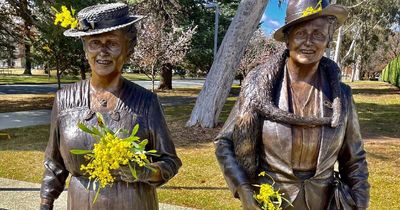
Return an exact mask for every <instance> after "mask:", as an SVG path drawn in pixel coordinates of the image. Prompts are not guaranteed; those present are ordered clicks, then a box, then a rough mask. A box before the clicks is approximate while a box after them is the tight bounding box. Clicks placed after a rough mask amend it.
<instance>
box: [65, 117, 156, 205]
mask: <svg viewBox="0 0 400 210" xmlns="http://www.w3.org/2000/svg"><path fill="white" fill-rule="evenodd" d="M96 116H97V122H98V126H91V128H88V127H87V126H86V125H85V124H83V123H78V127H79V128H80V129H81V130H82V131H84V132H86V133H89V134H90V135H92V136H93V138H94V139H96V140H97V143H95V144H93V147H94V148H93V150H82V149H72V150H70V152H71V153H72V154H75V155H84V158H85V159H86V160H87V161H88V163H87V165H84V164H82V165H81V167H80V170H81V171H82V172H83V173H84V174H87V175H89V180H91V181H94V183H99V186H98V187H97V192H96V196H95V198H94V200H93V203H94V202H96V199H97V197H98V195H99V192H100V189H102V188H105V187H107V185H111V184H112V183H113V182H114V181H115V177H114V176H113V174H112V173H111V172H112V171H113V170H118V169H119V168H120V167H121V166H129V169H130V172H131V174H132V177H133V178H134V179H137V178H138V176H137V172H136V166H135V165H137V166H138V167H146V168H148V169H150V170H154V169H153V168H152V167H151V165H150V160H149V159H148V156H147V155H152V156H158V155H157V154H156V153H157V151H156V150H148V151H146V150H145V149H146V145H147V143H148V140H147V139H144V140H140V138H139V137H138V136H136V134H137V132H138V130H139V124H136V125H135V126H134V127H133V129H132V133H131V134H130V136H129V137H127V138H124V139H121V138H119V137H118V134H119V133H120V132H123V133H126V134H127V133H128V132H127V131H126V130H124V129H118V131H116V132H115V133H114V132H113V131H112V130H111V129H110V128H108V127H107V126H106V125H105V123H104V119H103V116H102V115H101V114H100V113H96ZM132 163H133V164H134V165H133V166H132V165H131V164H132ZM93 187H95V185H93Z"/></svg>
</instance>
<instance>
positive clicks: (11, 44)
mask: <svg viewBox="0 0 400 210" xmlns="http://www.w3.org/2000/svg"><path fill="white" fill-rule="evenodd" d="M15 26H16V25H15V24H14V21H13V19H12V16H11V15H10V13H9V7H8V6H7V5H6V3H4V4H2V5H0V60H6V61H7V66H9V67H11V66H14V64H13V60H14V59H15V58H16V56H15V53H16V51H15V49H16V47H17V46H18V40H20V39H21V37H20V34H18V33H15V32H14V31H15V30H16V29H15Z"/></svg>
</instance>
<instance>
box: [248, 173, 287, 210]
mask: <svg viewBox="0 0 400 210" xmlns="http://www.w3.org/2000/svg"><path fill="white" fill-rule="evenodd" d="M258 176H268V177H269V178H270V179H271V180H272V181H273V183H272V185H270V184H261V185H255V186H256V187H259V188H260V191H259V193H258V194H255V195H254V199H255V200H256V201H257V202H258V204H259V205H260V206H261V208H262V209H264V210H282V207H281V205H282V202H283V201H286V202H288V203H289V205H290V206H292V204H291V203H290V202H289V201H288V200H287V199H285V198H284V197H283V196H282V195H283V193H280V192H279V190H274V188H273V185H274V184H275V182H274V180H273V179H272V177H271V176H269V175H268V174H267V173H266V172H265V171H263V172H261V173H260V174H259V175H258Z"/></svg>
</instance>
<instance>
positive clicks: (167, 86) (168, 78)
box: [158, 63, 173, 90]
mask: <svg viewBox="0 0 400 210" xmlns="http://www.w3.org/2000/svg"><path fill="white" fill-rule="evenodd" d="M172 67H173V66H172V64H170V63H165V64H163V65H162V66H161V70H160V85H159V86H158V89H161V90H171V89H172Z"/></svg>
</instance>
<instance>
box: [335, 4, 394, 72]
mask: <svg viewBox="0 0 400 210" xmlns="http://www.w3.org/2000/svg"><path fill="white" fill-rule="evenodd" d="M337 3H339V4H342V5H346V6H348V7H349V8H350V17H349V19H348V20H347V21H346V24H345V25H344V26H343V28H345V29H344V30H343V31H345V32H344V35H343V42H339V44H340V43H342V44H343V48H341V49H340V52H339V53H338V54H339V56H338V57H340V58H342V59H337V60H340V64H342V65H344V66H352V68H351V69H352V73H351V75H352V76H351V78H352V79H355V80H358V79H361V78H368V77H369V76H370V75H374V74H375V72H376V69H377V68H376V67H377V66H376V64H377V63H376V62H375V61H376V58H377V56H379V55H377V54H376V52H378V51H380V50H382V49H385V48H386V47H387V44H388V43H387V40H388V36H389V35H390V34H391V32H392V31H393V26H394V25H396V24H398V23H399V22H400V1H399V0H386V1H379V0H369V1H366V0H337ZM387 62H388V61H386V63H387Z"/></svg>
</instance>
